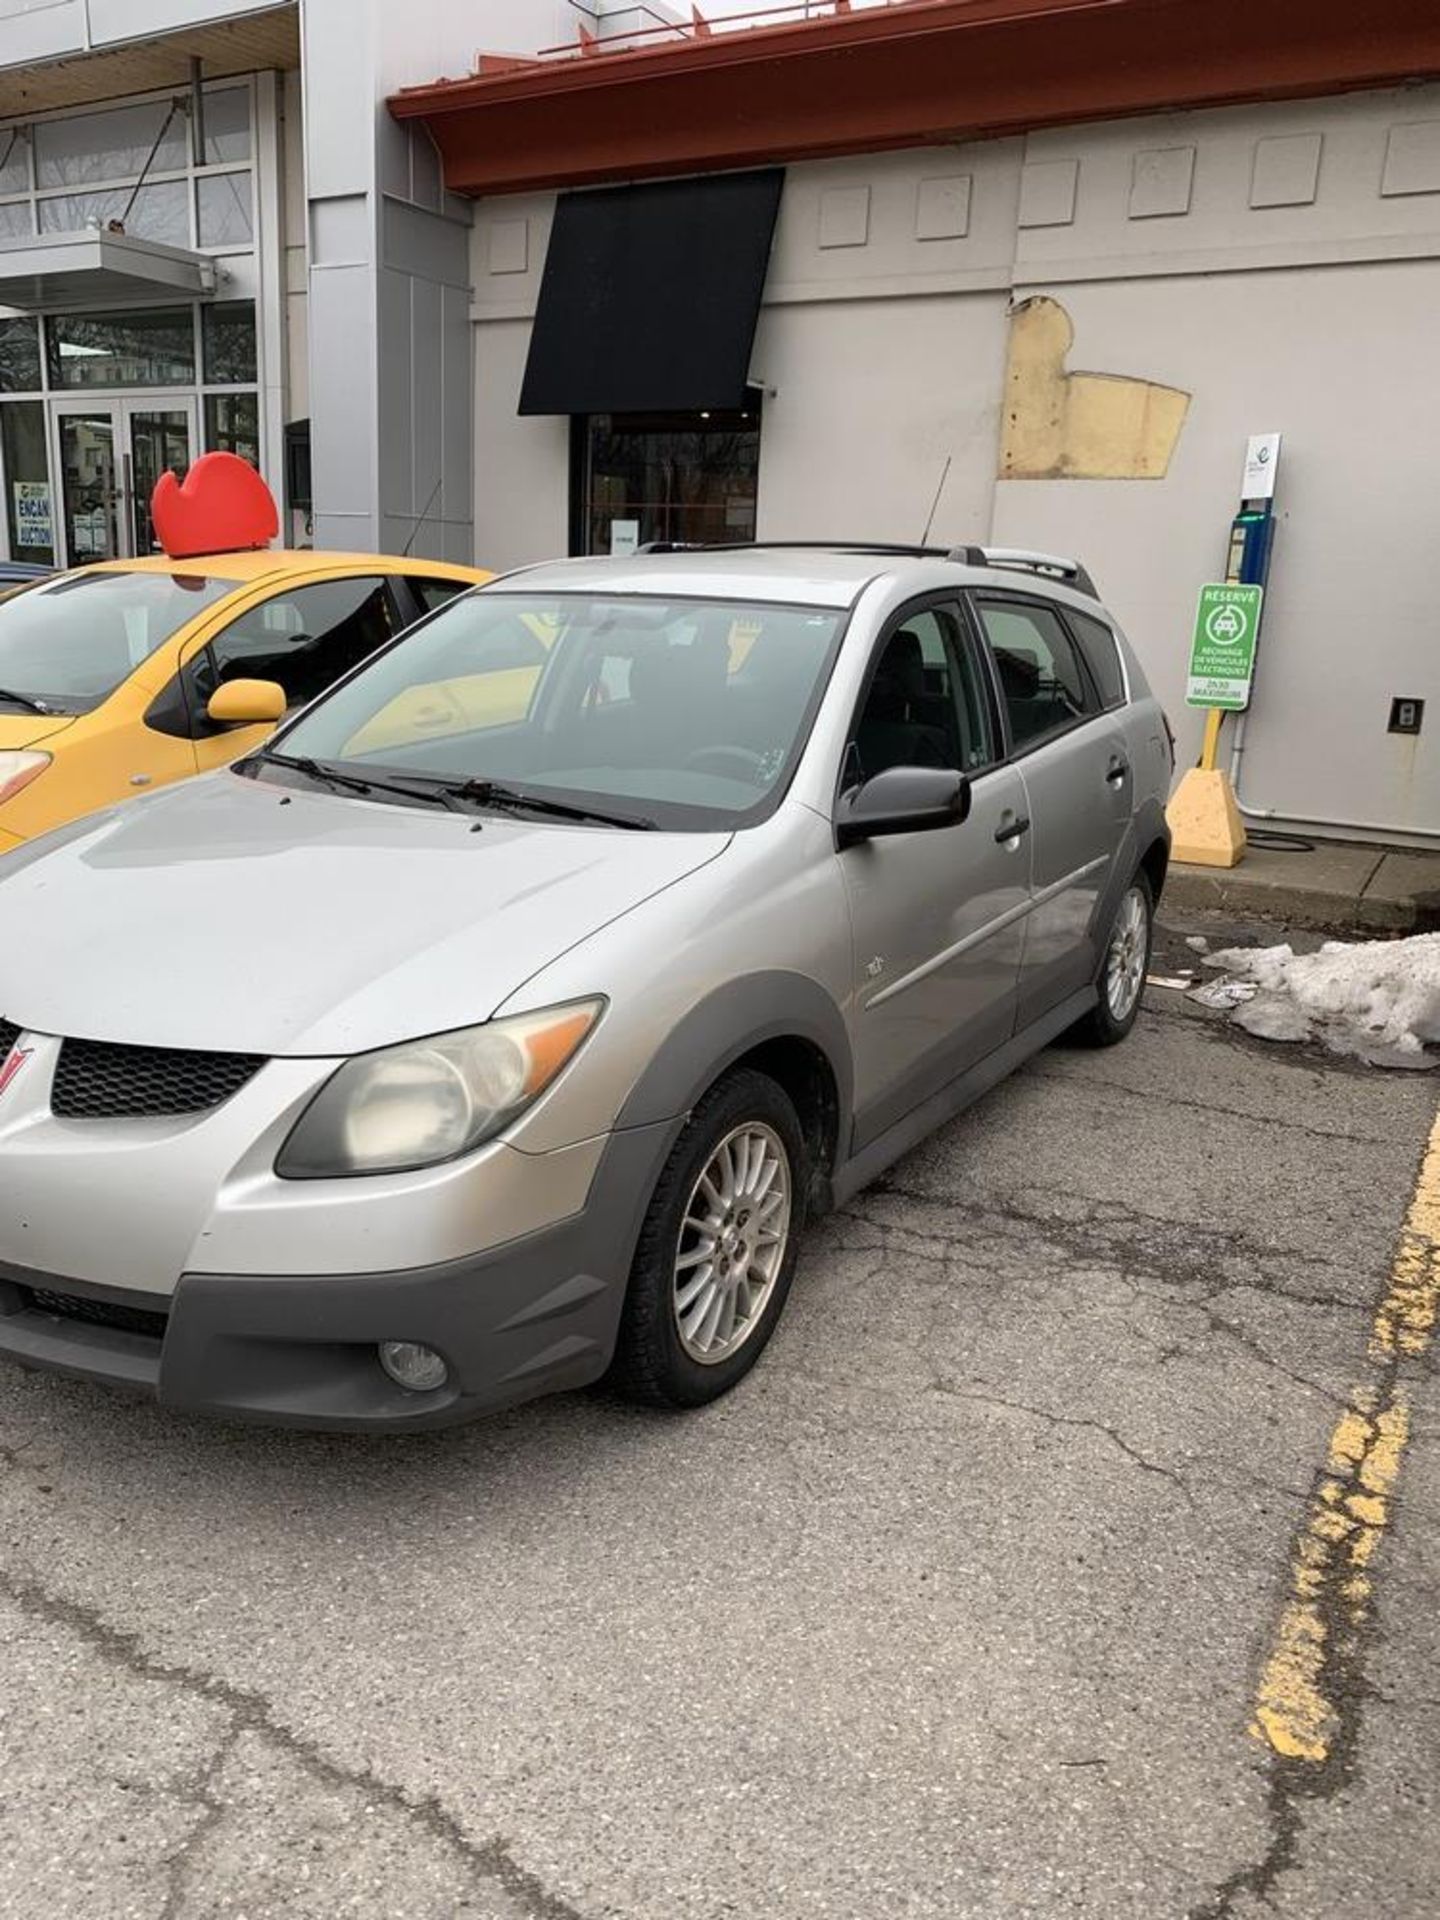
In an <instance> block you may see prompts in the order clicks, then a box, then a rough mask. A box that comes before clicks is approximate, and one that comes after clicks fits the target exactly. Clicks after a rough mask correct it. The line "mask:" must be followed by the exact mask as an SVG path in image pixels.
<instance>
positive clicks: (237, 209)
mask: <svg viewBox="0 0 1440 1920" xmlns="http://www.w3.org/2000/svg"><path fill="white" fill-rule="evenodd" d="M195 192H196V195H197V200H196V207H197V221H198V225H197V231H198V233H199V236H200V245H201V246H202V247H248V246H249V245H250V242H251V239H252V237H253V222H252V220H251V216H250V175H249V173H248V172H247V173H202V174H201V176H200V178H199V179H198V180H197V181H196V182H195Z"/></svg>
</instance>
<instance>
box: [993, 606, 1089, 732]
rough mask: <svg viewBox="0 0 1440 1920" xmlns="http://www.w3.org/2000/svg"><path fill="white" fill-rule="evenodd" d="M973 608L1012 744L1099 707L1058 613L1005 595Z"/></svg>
mask: <svg viewBox="0 0 1440 1920" xmlns="http://www.w3.org/2000/svg"><path fill="white" fill-rule="evenodd" d="M979 613H980V621H981V625H982V627H983V629H984V633H985V639H986V642H987V644H988V645H989V648H990V651H991V653H992V654H993V655H994V658H995V666H996V670H997V672H998V675H999V679H1000V691H1001V693H1002V695H1003V697H1004V701H1005V711H1006V713H1007V715H1008V716H1009V720H1010V738H1011V741H1012V743H1013V744H1014V746H1016V747H1017V748H1021V747H1026V746H1029V745H1030V744H1031V743H1032V742H1034V741H1036V740H1043V739H1044V738H1046V736H1047V735H1049V734H1053V733H1059V732H1061V731H1063V730H1064V729H1065V728H1066V727H1073V726H1074V725H1075V724H1076V723H1077V722H1078V721H1080V720H1084V719H1085V718H1087V717H1088V716H1089V715H1090V714H1092V713H1095V712H1097V711H1098V710H1099V708H1098V702H1097V701H1096V699H1095V696H1094V693H1093V692H1092V691H1091V688H1090V683H1089V681H1088V680H1087V679H1086V676H1085V669H1084V667H1083V666H1082V665H1081V663H1080V656H1079V653H1078V651H1077V649H1076V646H1075V643H1074V641H1073V640H1072V639H1071V638H1070V636H1069V634H1068V633H1067V632H1066V631H1065V628H1064V626H1063V625H1062V624H1061V621H1060V618H1059V615H1058V614H1056V613H1054V612H1053V611H1052V610H1051V609H1050V608H1049V607H1040V606H1034V605H1030V604H1023V605H1022V604H1019V603H1015V602H1009V601H1004V602H1002V601H991V602H983V601H982V602H981V604H980V608H979Z"/></svg>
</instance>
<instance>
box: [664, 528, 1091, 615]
mask: <svg viewBox="0 0 1440 1920" xmlns="http://www.w3.org/2000/svg"><path fill="white" fill-rule="evenodd" d="M816 547H818V548H821V549H822V550H824V551H826V552H829V553H885V554H903V555H906V556H907V557H909V558H911V559H915V560H950V561H953V562H954V563H955V564H956V565H957V566H962V567H993V568H997V569H999V570H1001V571H1004V572H1015V573H1038V574H1042V575H1044V576H1045V577H1046V578H1047V579H1052V580H1058V581H1060V583H1061V584H1062V585H1063V586H1067V587H1073V588H1074V590H1075V591H1076V593H1083V594H1088V595H1089V597H1090V598H1091V599H1092V600H1098V599H1099V598H1100V596H1099V594H1098V593H1097V592H1096V591H1095V582H1094V581H1093V580H1092V579H1091V578H1090V575H1089V574H1088V573H1087V572H1086V570H1085V568H1084V567H1082V566H1081V564H1080V562H1079V561H1078V560H1067V559H1065V558H1064V557H1063V556H1062V555H1060V554H1056V553H1032V552H1031V551H1030V550H1029V549H1028V548H1026V547H977V546H958V547H924V546H910V545H908V544H906V543H905V542H892V541H888V540H720V541H714V542H711V541H706V540H647V541H646V542H645V544H644V545H643V546H641V547H637V548H636V552H637V553H751V552H760V553H774V552H780V553H785V552H790V553H798V552H804V551H806V550H807V549H812V548H816Z"/></svg>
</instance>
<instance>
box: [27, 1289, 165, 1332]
mask: <svg viewBox="0 0 1440 1920" xmlns="http://www.w3.org/2000/svg"><path fill="white" fill-rule="evenodd" d="M20 1292H21V1294H22V1295H23V1296H24V1299H25V1303H26V1305H27V1306H30V1307H34V1308H35V1309H36V1310H37V1311H39V1312H40V1313H58V1314H61V1315H63V1317H64V1318H65V1319H67V1320H87V1321H89V1322H90V1324H91V1325H92V1326H96V1327H119V1328H120V1329H121V1330H122V1331H123V1332H125V1333H143V1334H145V1335H146V1336H147V1337H148V1338H150V1339H151V1340H163V1339H164V1338H165V1328H166V1325H167V1322H168V1315H167V1314H165V1313H164V1312H156V1311H155V1310H154V1309H152V1308H150V1307H124V1306H120V1305H118V1304H116V1303H114V1302H112V1301H109V1300H87V1299H84V1298H83V1297H82V1296H81V1295H80V1294H78V1293H51V1292H50V1291H49V1289H48V1288H46V1287H22V1288H21V1289H20Z"/></svg>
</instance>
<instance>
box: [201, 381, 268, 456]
mask: <svg viewBox="0 0 1440 1920" xmlns="http://www.w3.org/2000/svg"><path fill="white" fill-rule="evenodd" d="M205 449H206V451H207V453H238V454H239V456H240V458H241V459H242V460H248V461H249V462H250V464H251V466H252V467H258V466H259V464H260V396H259V395H258V394H254V393H207V394H206V396H205Z"/></svg>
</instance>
